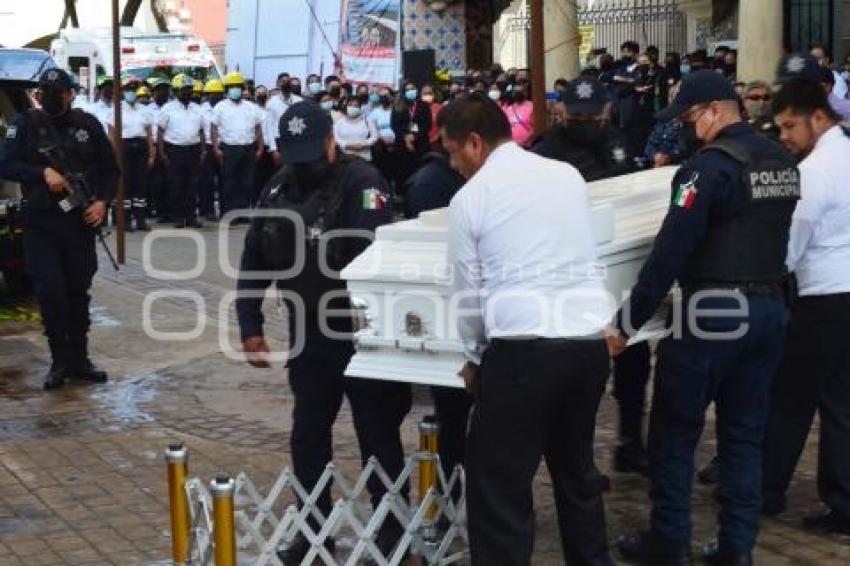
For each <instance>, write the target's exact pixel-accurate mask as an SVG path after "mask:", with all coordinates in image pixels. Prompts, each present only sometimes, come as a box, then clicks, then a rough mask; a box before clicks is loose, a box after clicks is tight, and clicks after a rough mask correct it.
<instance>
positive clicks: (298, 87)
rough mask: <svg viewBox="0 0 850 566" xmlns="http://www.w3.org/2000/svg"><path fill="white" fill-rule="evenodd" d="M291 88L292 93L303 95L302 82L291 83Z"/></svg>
mask: <svg viewBox="0 0 850 566" xmlns="http://www.w3.org/2000/svg"><path fill="white" fill-rule="evenodd" d="M290 89H291V90H292V94H295V95H298V96H301V83H291V84H290Z"/></svg>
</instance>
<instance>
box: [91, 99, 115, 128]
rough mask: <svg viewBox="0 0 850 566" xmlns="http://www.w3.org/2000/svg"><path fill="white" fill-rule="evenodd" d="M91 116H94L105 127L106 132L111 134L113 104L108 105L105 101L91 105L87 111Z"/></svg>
mask: <svg viewBox="0 0 850 566" xmlns="http://www.w3.org/2000/svg"><path fill="white" fill-rule="evenodd" d="M85 110H86V112H88V113H89V114H93V115H94V116H95V118H97V119H98V121H99V122H100V124H101V125H102V126H103V131H104V132H109V120H110V118H111V117H112V103H111V102H110V103H109V104H107V103H106V102H104V101H103V99H101V100H98V101H96V102H92V103H91V104H89V106H88V108H86V109H85Z"/></svg>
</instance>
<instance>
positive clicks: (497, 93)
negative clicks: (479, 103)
mask: <svg viewBox="0 0 850 566" xmlns="http://www.w3.org/2000/svg"><path fill="white" fill-rule="evenodd" d="M487 95H488V96H489V97H490V100H496V101H498V100H499V99H501V98H502V92H501V91H499V90H491V91H490V92H488V93H487Z"/></svg>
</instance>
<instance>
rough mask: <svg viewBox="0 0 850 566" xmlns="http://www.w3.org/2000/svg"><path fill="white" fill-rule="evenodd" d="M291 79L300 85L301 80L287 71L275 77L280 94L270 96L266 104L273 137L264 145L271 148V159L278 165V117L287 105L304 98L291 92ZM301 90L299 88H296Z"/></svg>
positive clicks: (287, 108) (287, 107) (285, 109)
mask: <svg viewBox="0 0 850 566" xmlns="http://www.w3.org/2000/svg"><path fill="white" fill-rule="evenodd" d="M293 80H295V82H297V83H298V85H299V86H300V84H301V82H300V81H298V79H292V78H290V76H289V73H281V74H280V75H278V77H277V88H278V90H279V91H280V94H278V95H276V96H273V97H271V99H270V100H269V102H268V105H267V106H266V109H267V110H268V112H269V124H270V129H271V131H272V133H273V136H274V137H273V139H271V140H266V145H268V146H270V147H271V148H272V159H273V160H274V163H275V165H280V163H281V161H280V152H279V151H278V149H277V139H278V138H279V137H280V134H279V130H280V126H279V124H280V117H281V116H283V114H284V113H285V112H286V111H287V110H289V107H290V106H292V105H293V104H295V103H296V102H301V101H302V100H304V99H303V98H301V96H299V94H298V93H296V92H293V90H292V83H293ZM298 90H299V91H300V90H301V89H300V88H299V89H298Z"/></svg>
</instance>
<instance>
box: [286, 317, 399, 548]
mask: <svg viewBox="0 0 850 566" xmlns="http://www.w3.org/2000/svg"><path fill="white" fill-rule="evenodd" d="M353 353H354V347H353V346H352V344H351V343H350V342H347V341H336V340H329V339H327V338H325V337H323V336H322V335H321V334H320V333H319V332H318V331H317V330H316V329H310V330H308V333H307V336H306V338H305V348H304V351H303V352H302V353H301V354H300V355H299V356H297V357H296V358H294V359H292V360H290V362H289V383H290V387H291V388H292V392H293V394H294V396H295V408H294V412H293V426H292V435H291V438H290V444H291V451H292V463H293V468H294V470H295V475H296V477H297V478H298V479H299V481H300V482H301V483H302V484H303V485H304V487H305V488H306V489H307V490H308V491H312V490H313V488H314V487H315V486H316V484H317V482H318V480H319V477H320V476H321V475H322V473H323V472H324V469H325V466H327V465H328V463H329V462H331V460H332V459H333V438H332V429H333V424H334V421H336V417H337V414H338V413H339V409H340V407H341V406H342V400H343V395H344V396H346V397H347V398H348V401H349V403H350V404H351V410H352V413H353V417H354V429H355V432H356V435H357V441H358V444H359V445H360V455H361V458H362V460H363V463H364V464H365V463H366V461H367V460H368V459H369V457H371V456H375V457H376V458H377V459H378V461H379V462H380V463H381V466H382V467H383V468H384V469H385V470H386V472H387V474H388V475H389V476H390V477H391V478H393V479H395V478H397V477H398V476H399V475H400V474H401V471H402V469H403V468H404V449H403V447H402V442H401V435H400V433H399V427H400V426H401V423H402V422H403V421H404V417H405V415H407V413H408V412H410V408H411V404H412V398H411V394H410V386H409V385H408V384H406V383H390V382H383V381H374V380H368V379H353V378H348V377H345V376H344V375H343V372H344V371H345V368H346V366H347V365H348V362H349V360H350V359H351V356H352V354H353ZM367 488H368V490H369V494H370V496H371V499H372V504H373V506H375V507H377V506H378V505H379V504H380V501H381V498H382V497H383V496H384V493H386V489H385V488H384V486H383V484H382V483H381V482H380V481H378V480H377V478H373V479H372V480H370V481H369V482H368V484H367ZM407 493H408V489H405V490H404V495H405V497H406V496H407ZM318 507H319V509H320V511H321V512H322V514H323V515H324V516H325V517H327V516H328V514H329V513H330V512H331V507H332V506H331V497H330V490H329V489H328V490H325V492H323V493H322V496H321V497H320V498H319V500H318ZM314 524H315V523H314ZM387 529H388V530H390V531H393V530H394V531H395V532H396V534H398V533H400V531H401V527H400V525H398V524H397V523H396V522H394V521H387Z"/></svg>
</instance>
